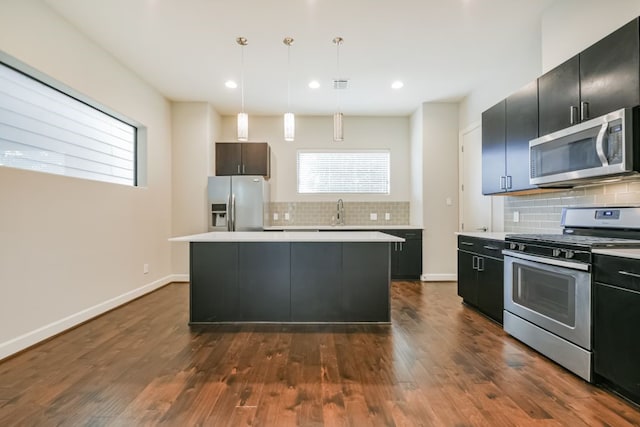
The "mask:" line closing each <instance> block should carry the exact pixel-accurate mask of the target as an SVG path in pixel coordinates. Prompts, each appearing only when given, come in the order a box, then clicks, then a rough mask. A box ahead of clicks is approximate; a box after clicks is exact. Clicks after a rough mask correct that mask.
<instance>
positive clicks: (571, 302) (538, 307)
mask: <svg viewBox="0 0 640 427" xmlns="http://www.w3.org/2000/svg"><path fill="white" fill-rule="evenodd" d="M513 274H514V280H513V282H512V283H513V301H514V302H516V303H517V304H519V305H521V306H524V307H527V308H528V309H530V310H533V311H535V312H537V313H539V314H542V315H544V316H547V317H549V318H551V319H554V320H556V321H558V322H560V323H562V324H564V325H567V326H570V327H575V324H576V303H575V300H576V298H575V294H576V280H575V277H573V276H570V275H566V274H558V273H555V272H551V271H546V270H541V269H537V268H533V267H529V266H526V265H521V264H518V263H514V264H513Z"/></svg>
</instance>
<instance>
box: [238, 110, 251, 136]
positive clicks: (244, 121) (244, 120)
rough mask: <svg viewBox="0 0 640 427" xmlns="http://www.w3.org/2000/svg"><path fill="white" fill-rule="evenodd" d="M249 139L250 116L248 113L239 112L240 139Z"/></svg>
mask: <svg viewBox="0 0 640 427" xmlns="http://www.w3.org/2000/svg"><path fill="white" fill-rule="evenodd" d="M248 140H249V116H248V115H247V113H238V141H248Z"/></svg>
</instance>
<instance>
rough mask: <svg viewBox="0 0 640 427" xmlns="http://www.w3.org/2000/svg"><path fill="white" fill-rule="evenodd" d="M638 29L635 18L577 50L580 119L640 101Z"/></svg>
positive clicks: (600, 114)
mask: <svg viewBox="0 0 640 427" xmlns="http://www.w3.org/2000/svg"><path fill="white" fill-rule="evenodd" d="M639 70H640V32H639V29H638V19H637V18H636V19H634V20H633V21H631V22H629V23H628V24H626V25H625V26H623V27H622V28H620V29H618V30H617V31H615V32H613V33H611V34H609V35H608V36H607V37H605V38H603V39H602V40H600V41H599V42H597V43H595V44H594V45H593V46H591V47H589V48H587V49H586V50H584V51H583V52H582V53H580V97H581V99H580V101H581V103H586V104H585V105H583V104H581V108H582V110H581V112H584V114H585V115H586V117H582V119H583V120H587V119H590V118H595V117H599V116H602V115H604V114H607V113H610V112H612V111H615V110H619V109H620V108H626V107H634V106H636V105H639V104H640V80H639V79H640V71H639Z"/></svg>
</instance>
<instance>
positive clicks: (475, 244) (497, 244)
mask: <svg viewBox="0 0 640 427" xmlns="http://www.w3.org/2000/svg"><path fill="white" fill-rule="evenodd" d="M504 247H505V246H504V242H503V241H501V240H492V239H480V238H477V237H469V236H458V249H460V250H463V251H467V252H474V253H477V254H480V255H485V256H489V257H492V258H498V259H502V250H503V249H504Z"/></svg>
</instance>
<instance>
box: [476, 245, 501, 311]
mask: <svg viewBox="0 0 640 427" xmlns="http://www.w3.org/2000/svg"><path fill="white" fill-rule="evenodd" d="M479 264H480V266H479V268H478V270H479V271H478V308H479V309H480V311H482V312H483V313H484V314H486V315H487V316H489V317H491V318H492V319H494V320H496V321H497V322H500V323H502V318H503V313H502V311H503V309H504V277H503V273H504V262H503V261H499V260H496V259H492V258H486V257H481V258H480V261H479Z"/></svg>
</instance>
